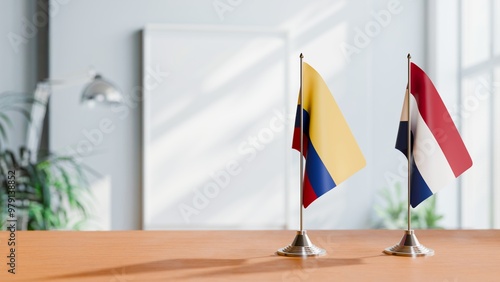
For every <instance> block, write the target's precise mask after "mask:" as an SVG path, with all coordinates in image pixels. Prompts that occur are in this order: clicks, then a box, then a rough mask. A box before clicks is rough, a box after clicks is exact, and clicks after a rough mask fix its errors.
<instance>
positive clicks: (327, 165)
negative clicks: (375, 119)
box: [292, 63, 366, 208]
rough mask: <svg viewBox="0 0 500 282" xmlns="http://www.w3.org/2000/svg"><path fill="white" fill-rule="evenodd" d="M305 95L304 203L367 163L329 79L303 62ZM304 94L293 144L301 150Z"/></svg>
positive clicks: (303, 90) (294, 147)
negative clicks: (338, 103) (325, 79)
mask: <svg viewBox="0 0 500 282" xmlns="http://www.w3.org/2000/svg"><path fill="white" fill-rule="evenodd" d="M302 95H303V101H304V105H303V123H304V130H303V131H304V133H303V137H304V138H303V140H304V141H303V146H304V149H303V157H304V158H305V160H306V167H305V172H304V183H303V185H304V189H303V203H302V204H303V205H304V207H306V208H307V206H309V205H310V204H311V203H312V202H313V201H314V200H316V199H317V198H319V197H320V196H321V195H323V194H325V193H326V192H328V191H329V190H331V189H333V188H334V187H335V186H337V185H338V184H340V183H341V182H342V181H344V180H346V179H347V178H349V177H350V176H351V175H353V174H354V173H355V172H357V171H358V170H360V169H361V168H363V167H364V166H365V164H366V162H365V159H364V157H363V154H362V152H361V150H360V148H359V146H358V144H357V142H356V140H355V139H354V136H353V135H352V132H351V130H350V129H349V126H348V125H347V122H346V120H345V119H344V116H343V115H342V113H341V111H340V109H339V107H338V106H337V103H336V102H335V100H334V99H333V96H332V94H331V93H330V90H328V86H327V85H326V83H325V81H324V80H323V78H321V76H320V75H319V73H318V72H316V70H315V69H313V68H312V67H311V66H310V65H308V64H307V63H302ZM300 110H301V106H300V96H299V102H298V106H297V114H296V117H295V129H294V133H293V142H292V148H293V149H296V150H298V151H299V152H300Z"/></svg>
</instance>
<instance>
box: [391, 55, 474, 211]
mask: <svg viewBox="0 0 500 282" xmlns="http://www.w3.org/2000/svg"><path fill="white" fill-rule="evenodd" d="M410 68H411V87H410V89H411V95H410V114H411V117H410V119H411V123H410V124H411V139H412V140H411V144H412V148H411V151H412V156H413V158H412V159H411V164H410V165H411V178H410V183H411V187H410V203H411V206H412V207H416V206H417V205H418V204H420V203H421V202H422V201H424V200H425V199H427V198H428V197H430V196H432V195H433V194H434V193H436V192H437V191H439V190H440V189H442V188H444V187H446V186H447V185H448V184H450V183H451V182H452V181H453V180H454V179H456V178H457V177H458V176H460V175H461V174H462V173H463V172H465V171H466V170H467V169H469V168H470V167H471V166H472V159H471V157H470V155H469V152H468V151H467V148H465V145H464V142H463V141H462V138H461V137H460V134H459V133H458V130H457V128H456V126H455V124H454V123H453V120H452V119H451V117H450V114H449V113H448V111H447V110H446V107H445V105H444V103H443V100H441V97H440V96H439V93H438V92H437V90H436V88H435V87H434V84H433V83H432V81H431V80H430V79H429V77H428V76H427V75H426V74H425V72H424V71H422V69H420V68H419V67H418V66H417V65H415V64H413V63H411V66H410ZM407 99H408V89H406V95H405V103H404V105H403V111H402V113H401V122H400V124H399V131H398V136H397V140H396V149H398V150H400V151H401V152H402V153H403V154H405V156H406V157H408V156H407V152H408V106H407V103H406V101H407Z"/></svg>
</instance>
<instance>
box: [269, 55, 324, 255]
mask: <svg viewBox="0 0 500 282" xmlns="http://www.w3.org/2000/svg"><path fill="white" fill-rule="evenodd" d="M303 58H304V55H302V53H300V90H299V100H300V107H299V111H300V229H299V231H297V234H296V235H295V239H294V240H293V242H292V243H291V244H290V245H288V246H286V247H284V248H281V249H278V251H277V252H276V253H277V254H278V255H280V256H288V257H312V256H322V255H324V254H326V251H325V250H323V249H321V248H318V247H316V246H315V245H314V244H313V243H312V242H311V240H310V239H309V236H307V231H306V230H304V226H303V217H302V215H303V211H304V205H303V203H304V157H305V156H304V154H303V153H304V97H303V95H302V90H303V89H302V88H303V84H302V83H303V74H302V65H303V62H302V59H303Z"/></svg>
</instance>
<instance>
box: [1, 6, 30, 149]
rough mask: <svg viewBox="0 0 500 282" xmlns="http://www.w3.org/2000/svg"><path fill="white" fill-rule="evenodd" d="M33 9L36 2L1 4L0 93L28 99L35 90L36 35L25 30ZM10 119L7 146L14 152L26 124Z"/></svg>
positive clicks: (13, 117)
mask: <svg viewBox="0 0 500 282" xmlns="http://www.w3.org/2000/svg"><path fill="white" fill-rule="evenodd" d="M35 8H36V6H35V1H17V0H4V1H0V22H1V24H0V65H1V66H2V67H1V68H0V93H2V92H15V93H19V94H26V95H31V94H32V91H33V90H34V89H35V84H36V73H37V62H36V45H37V42H36V34H37V31H36V29H30V28H27V26H30V22H31V21H32V17H33V15H34V14H35ZM12 119H13V121H14V126H13V129H12V130H10V133H11V134H9V142H8V144H9V147H10V148H13V149H15V150H16V151H17V148H18V147H19V145H21V144H24V136H25V133H26V120H25V119H24V118H22V117H21V116H20V115H16V114H14V115H12Z"/></svg>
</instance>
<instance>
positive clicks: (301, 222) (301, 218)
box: [299, 53, 304, 232]
mask: <svg viewBox="0 0 500 282" xmlns="http://www.w3.org/2000/svg"><path fill="white" fill-rule="evenodd" d="M303 59H304V55H302V53H300V90H299V97H300V203H299V204H300V206H299V208H300V232H302V231H304V226H303V217H302V216H303V213H304V205H303V203H304V96H302V81H303V76H302V60H303Z"/></svg>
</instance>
